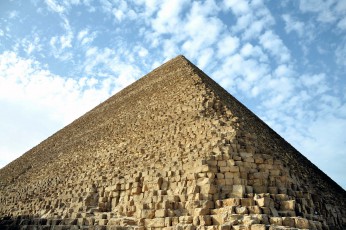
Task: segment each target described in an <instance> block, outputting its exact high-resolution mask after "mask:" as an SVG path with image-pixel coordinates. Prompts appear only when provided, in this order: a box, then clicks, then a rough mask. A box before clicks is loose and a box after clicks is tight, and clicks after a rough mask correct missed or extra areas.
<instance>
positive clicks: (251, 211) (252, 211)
mask: <svg viewBox="0 0 346 230" xmlns="http://www.w3.org/2000/svg"><path fill="white" fill-rule="evenodd" d="M247 209H248V210H249V214H261V213H262V209H261V208H260V207H259V206H257V205H255V206H248V207H247Z"/></svg>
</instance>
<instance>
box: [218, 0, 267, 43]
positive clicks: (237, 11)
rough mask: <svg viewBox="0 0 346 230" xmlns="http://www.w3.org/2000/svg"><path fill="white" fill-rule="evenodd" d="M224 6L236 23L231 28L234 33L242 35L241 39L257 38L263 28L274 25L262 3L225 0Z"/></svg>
mask: <svg viewBox="0 0 346 230" xmlns="http://www.w3.org/2000/svg"><path fill="white" fill-rule="evenodd" d="M224 5H225V6H226V7H227V8H230V9H231V11H232V13H233V14H234V15H235V16H236V19H237V22H236V24H235V25H234V26H233V27H232V31H233V32H234V33H240V32H241V33H242V39H244V40H250V39H255V38H256V37H258V36H259V35H260V34H261V33H262V31H263V30H264V29H265V28H268V27H269V26H271V25H273V24H274V19H273V17H272V16H271V13H270V12H269V10H268V9H267V8H266V7H265V6H264V4H263V2H262V1H251V2H249V1H245V0H241V1H233V0H225V1H224Z"/></svg>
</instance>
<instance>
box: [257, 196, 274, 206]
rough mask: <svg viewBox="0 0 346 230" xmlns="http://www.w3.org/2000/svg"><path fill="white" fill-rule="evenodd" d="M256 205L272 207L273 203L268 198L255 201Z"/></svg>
mask: <svg viewBox="0 0 346 230" xmlns="http://www.w3.org/2000/svg"><path fill="white" fill-rule="evenodd" d="M256 203H257V205H258V206H260V207H273V205H274V202H273V200H272V199H271V198H270V197H262V198H258V199H256Z"/></svg>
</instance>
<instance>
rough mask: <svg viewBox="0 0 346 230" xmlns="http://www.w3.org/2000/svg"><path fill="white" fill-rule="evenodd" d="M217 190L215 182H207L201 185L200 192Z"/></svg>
mask: <svg viewBox="0 0 346 230" xmlns="http://www.w3.org/2000/svg"><path fill="white" fill-rule="evenodd" d="M216 192H217V187H216V186H215V185H214V184H205V185H201V186H200V193H202V194H214V193H216Z"/></svg>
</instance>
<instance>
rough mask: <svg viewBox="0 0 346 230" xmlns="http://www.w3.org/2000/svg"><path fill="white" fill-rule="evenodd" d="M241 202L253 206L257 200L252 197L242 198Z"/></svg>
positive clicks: (242, 204) (243, 204)
mask: <svg viewBox="0 0 346 230" xmlns="http://www.w3.org/2000/svg"><path fill="white" fill-rule="evenodd" d="M240 203H241V206H253V205H255V201H254V199H252V198H241V199H240Z"/></svg>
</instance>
